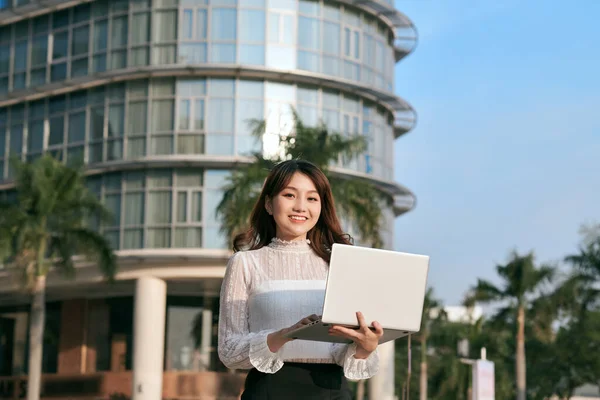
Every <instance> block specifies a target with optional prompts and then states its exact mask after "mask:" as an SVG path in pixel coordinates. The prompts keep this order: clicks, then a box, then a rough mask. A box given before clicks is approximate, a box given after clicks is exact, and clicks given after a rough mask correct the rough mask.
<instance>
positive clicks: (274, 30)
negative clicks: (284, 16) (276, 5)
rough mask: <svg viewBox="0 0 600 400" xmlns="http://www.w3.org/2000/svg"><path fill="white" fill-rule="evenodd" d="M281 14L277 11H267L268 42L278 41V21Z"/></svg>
mask: <svg viewBox="0 0 600 400" xmlns="http://www.w3.org/2000/svg"><path fill="white" fill-rule="evenodd" d="M280 19H281V15H280V14H278V13H274V12H270V13H269V43H279V21H280Z"/></svg>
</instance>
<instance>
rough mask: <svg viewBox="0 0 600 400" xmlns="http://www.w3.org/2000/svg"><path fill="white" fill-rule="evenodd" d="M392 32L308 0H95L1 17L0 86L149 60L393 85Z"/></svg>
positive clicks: (14, 87) (341, 8) (15, 87)
mask: <svg viewBox="0 0 600 400" xmlns="http://www.w3.org/2000/svg"><path fill="white" fill-rule="evenodd" d="M393 40H394V36H393V32H392V30H391V29H390V28H389V27H388V26H387V25H385V24H384V23H383V22H381V21H379V20H377V19H376V18H375V17H373V16H371V15H370V14H368V13H366V12H364V11H362V10H359V9H357V8H353V7H351V6H347V5H340V4H338V3H334V2H322V1H321V2H317V1H307V0H300V1H295V0H180V1H179V2H178V1H177V0H154V1H153V2H151V1H150V0H129V1H123V0H112V1H108V0H97V1H93V2H91V3H84V4H81V5H78V6H76V7H72V8H67V9H64V10H60V11H56V12H53V13H49V14H44V15H40V16H38V17H35V18H33V19H26V20H23V21H20V22H17V23H14V24H10V25H6V26H2V27H0V95H2V94H6V93H11V92H14V91H19V90H23V89H26V88H34V87H39V86H43V85H47V84H52V83H56V82H62V81H65V80H72V79H77V78H81V77H85V76H90V75H95V74H99V73H102V72H105V71H116V70H123V69H128V68H133V67H141V66H148V65H157V66H158V65H173V64H182V65H204V64H224V65H228V64H229V65H231V64H234V65H242V66H260V67H264V68H274V69H282V70H304V71H310V72H314V73H319V74H324V75H329V76H332V77H335V79H340V78H344V79H349V80H352V81H356V82H359V83H363V84H366V85H368V86H370V87H375V88H377V89H380V90H385V91H388V92H391V91H392V90H393V80H394V79H393V69H394V49H393Z"/></svg>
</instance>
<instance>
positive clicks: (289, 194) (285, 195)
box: [283, 193, 294, 197]
mask: <svg viewBox="0 0 600 400" xmlns="http://www.w3.org/2000/svg"><path fill="white" fill-rule="evenodd" d="M283 197H294V195H293V194H291V193H286V194H284V195H283Z"/></svg>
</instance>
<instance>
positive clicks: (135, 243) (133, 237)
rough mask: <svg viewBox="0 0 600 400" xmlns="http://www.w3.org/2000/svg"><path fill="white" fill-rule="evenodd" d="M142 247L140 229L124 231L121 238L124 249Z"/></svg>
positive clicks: (141, 232)
mask: <svg viewBox="0 0 600 400" xmlns="http://www.w3.org/2000/svg"><path fill="white" fill-rule="evenodd" d="M142 245H143V231H142V229H125V236H124V238H123V248H124V249H140V248H142Z"/></svg>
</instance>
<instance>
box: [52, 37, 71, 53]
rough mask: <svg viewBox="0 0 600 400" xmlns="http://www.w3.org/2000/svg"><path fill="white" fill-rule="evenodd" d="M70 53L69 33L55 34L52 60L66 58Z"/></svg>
mask: <svg viewBox="0 0 600 400" xmlns="http://www.w3.org/2000/svg"><path fill="white" fill-rule="evenodd" d="M68 52H69V32H68V31H67V32H60V33H55V34H54V44H53V46H52V59H53V60H56V59H59V58H63V57H66V56H67V54H68Z"/></svg>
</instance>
